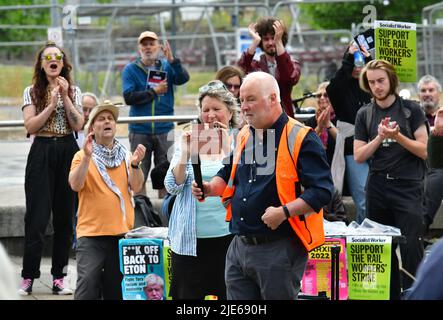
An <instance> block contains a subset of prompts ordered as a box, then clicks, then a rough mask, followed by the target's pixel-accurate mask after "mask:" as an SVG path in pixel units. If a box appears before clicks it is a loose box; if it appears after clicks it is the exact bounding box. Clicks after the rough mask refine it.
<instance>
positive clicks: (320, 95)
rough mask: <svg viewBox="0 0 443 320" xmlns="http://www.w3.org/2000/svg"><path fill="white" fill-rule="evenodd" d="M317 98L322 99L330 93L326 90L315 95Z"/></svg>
mask: <svg viewBox="0 0 443 320" xmlns="http://www.w3.org/2000/svg"><path fill="white" fill-rule="evenodd" d="M315 97H316V98H317V99H321V97H323V98H327V97H328V94H327V93H326V92H325V93H318V94H317V95H316V96H315Z"/></svg>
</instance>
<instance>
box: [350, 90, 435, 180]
mask: <svg viewBox="0 0 443 320" xmlns="http://www.w3.org/2000/svg"><path fill="white" fill-rule="evenodd" d="M372 108H373V111H372V112H373V114H372V119H373V120H372V121H371V125H370V131H369V132H368V131H367V129H366V115H367V114H366V112H364V108H363V109H361V112H360V111H359V112H358V114H357V119H356V121H355V139H356V140H361V141H365V142H369V141H371V140H373V139H375V137H376V136H377V134H378V125H379V124H380V122H381V120H382V119H383V118H385V117H391V122H392V121H396V122H397V124H398V125H399V126H400V132H401V133H402V134H403V135H405V136H407V137H408V138H410V139H414V140H415V138H414V136H413V134H414V132H415V131H416V130H417V129H418V128H419V127H420V126H421V125H423V124H426V121H427V120H426V117H425V115H424V112H423V110H422V109H421V107H420V105H418V104H417V103H415V102H412V101H408V103H407V104H406V103H405V102H403V103H402V106H401V105H400V98H399V97H397V99H396V100H395V101H394V103H393V104H392V105H391V106H389V107H388V108H384V109H382V108H381V107H379V106H378V105H377V104H374V105H373V107H372ZM402 108H408V109H410V111H411V116H410V118H409V121H408V119H406V116H405V113H404V111H403V110H402ZM407 122H409V124H408V123H407ZM408 126H409V128H410V130H408ZM369 173H370V174H374V173H382V174H387V173H389V175H390V176H392V177H395V178H402V179H412V180H421V179H423V177H424V174H425V161H424V160H423V159H421V158H419V157H417V156H416V155H414V154H412V153H411V152H410V151H408V150H406V149H405V148H404V147H403V146H401V145H400V144H399V143H397V142H396V141H395V140H392V139H385V140H384V141H383V142H382V144H380V146H379V147H378V149H377V150H376V151H375V152H374V154H373V155H372V157H371V158H370V162H369Z"/></svg>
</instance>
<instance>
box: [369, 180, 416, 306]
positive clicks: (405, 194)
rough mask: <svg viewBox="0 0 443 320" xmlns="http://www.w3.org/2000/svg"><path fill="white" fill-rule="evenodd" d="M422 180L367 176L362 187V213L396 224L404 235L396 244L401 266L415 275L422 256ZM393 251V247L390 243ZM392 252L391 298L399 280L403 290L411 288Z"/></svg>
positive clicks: (397, 290) (394, 293)
mask: <svg viewBox="0 0 443 320" xmlns="http://www.w3.org/2000/svg"><path fill="white" fill-rule="evenodd" d="M423 193H424V192H423V182H422V181H416V180H402V179H394V180H392V179H387V178H386V176H381V175H370V176H369V177H368V182H367V186H366V216H367V217H368V218H369V219H371V220H373V221H375V222H378V223H382V224H385V225H390V226H394V227H397V228H399V229H400V230H401V233H402V235H404V236H405V237H406V243H405V244H401V245H400V253H401V259H402V266H403V268H404V269H406V270H407V271H408V272H409V273H410V274H412V275H415V273H416V271H417V267H418V265H419V264H420V262H421V260H422V259H423V255H424V249H423V240H422V238H423V232H424V228H423V197H424V195H423ZM393 250H395V246H393ZM396 260H397V259H396V257H395V255H394V257H393V261H392V268H391V299H392V298H393V296H394V297H398V296H397V294H399V291H400V289H399V288H398V284H399V282H400V281H399V279H401V285H402V287H403V290H405V289H408V288H409V287H411V285H412V283H413V279H411V278H410V277H408V276H407V275H405V274H401V275H400V274H399V271H398V265H397V264H398V262H397V261H396Z"/></svg>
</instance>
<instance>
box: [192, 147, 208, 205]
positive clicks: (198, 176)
mask: <svg viewBox="0 0 443 320" xmlns="http://www.w3.org/2000/svg"><path fill="white" fill-rule="evenodd" d="M192 169H193V170H194V179H195V182H197V186H198V187H199V188H200V190H201V191H202V197H201V198H200V199H199V200H198V201H200V202H203V201H204V200H205V194H204V191H203V177H202V170H201V161H200V156H199V155H198V154H197V163H192Z"/></svg>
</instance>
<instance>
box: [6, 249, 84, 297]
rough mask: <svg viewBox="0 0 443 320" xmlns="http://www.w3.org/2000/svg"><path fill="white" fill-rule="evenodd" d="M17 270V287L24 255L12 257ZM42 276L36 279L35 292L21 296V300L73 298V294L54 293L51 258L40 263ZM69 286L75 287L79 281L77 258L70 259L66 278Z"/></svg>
mask: <svg viewBox="0 0 443 320" xmlns="http://www.w3.org/2000/svg"><path fill="white" fill-rule="evenodd" d="M10 258H11V260H12V263H13V265H14V267H15V270H16V275H17V282H18V285H17V288H18V287H19V285H20V283H19V282H20V280H21V279H20V272H21V269H22V257H10ZM40 271H41V277H40V278H39V279H35V280H34V285H33V289H32V290H33V292H32V294H31V295H29V296H19V299H21V300H73V299H74V296H73V295H68V296H58V295H53V294H52V276H51V258H45V257H44V258H43V259H42V262H41V265H40ZM64 282H65V285H66V287H67V288H71V289H73V290H74V289H75V284H76V282H77V264H76V263H75V259H69V266H68V275H67V277H66V278H65V281H64Z"/></svg>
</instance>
